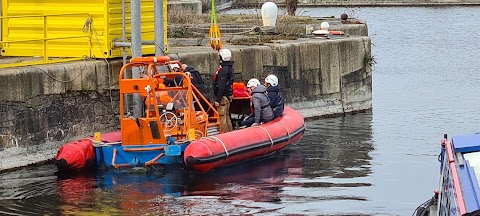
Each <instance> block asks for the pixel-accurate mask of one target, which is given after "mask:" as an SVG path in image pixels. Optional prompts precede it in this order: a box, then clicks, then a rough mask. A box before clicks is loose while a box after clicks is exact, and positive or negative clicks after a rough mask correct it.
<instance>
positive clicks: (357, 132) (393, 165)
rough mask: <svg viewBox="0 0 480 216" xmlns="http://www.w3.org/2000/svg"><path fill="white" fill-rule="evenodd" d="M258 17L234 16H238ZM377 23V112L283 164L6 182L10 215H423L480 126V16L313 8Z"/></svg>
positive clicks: (325, 126) (332, 124) (373, 29)
mask: <svg viewBox="0 0 480 216" xmlns="http://www.w3.org/2000/svg"><path fill="white" fill-rule="evenodd" d="M241 12H253V11H249V10H232V11H229V13H241ZM343 12H347V13H350V14H352V15H354V16H355V17H357V18H360V19H364V20H366V21H367V22H368V25H369V32H370V35H371V38H372V42H373V44H374V46H373V54H374V56H375V59H376V60H377V62H378V63H377V64H376V65H375V67H374V73H373V110H372V112H370V113H362V114H357V115H348V116H346V117H343V118H342V117H340V118H331V119H319V120H310V121H308V122H307V131H306V133H305V136H304V137H303V138H302V140H301V141H300V142H298V143H297V144H296V145H293V146H289V147H288V148H287V149H285V150H284V151H282V152H281V153H280V155H278V156H277V157H275V158H269V159H265V160H262V161H258V162H256V163H252V164H248V165H243V166H235V167H230V168H227V169H222V170H218V171H217V172H214V173H210V174H208V175H202V176H200V175H195V174H192V173H188V172H185V171H182V170H175V169H174V170H169V171H168V170H167V171H166V170H160V169H159V170H153V171H151V172H149V173H148V174H138V173H137V174H135V173H125V171H122V172H107V173H93V174H85V175H79V176H73V177H72V176H70V177H64V176H56V175H55V174H54V173H55V171H56V169H55V167H54V166H53V165H44V166H39V167H33V168H27V169H23V170H19V171H16V172H11V173H5V174H2V175H1V176H0V214H1V215H4V214H13V215H28V214H50V215H60V214H65V215H99V214H104V215H145V214H153V215H162V214H163V215H212V214H233V215H238V214H255V215H288V214H301V215H303V214H304V215H411V214H412V212H413V211H414V209H415V208H416V207H417V206H418V205H419V204H421V203H422V202H423V201H425V200H426V199H428V198H430V196H431V195H432V194H433V190H434V189H436V188H437V187H438V171H439V168H438V167H439V166H438V162H437V155H438V152H439V142H440V139H441V138H442V135H443V133H448V134H450V135H455V134H468V133H476V132H478V131H479V125H480V109H479V108H480V97H479V96H478V95H479V92H480V85H478V84H477V83H478V82H479V81H480V78H479V76H478V75H477V74H478V72H479V71H480V63H479V60H478V56H479V54H480V52H479V50H480V37H478V35H477V34H476V32H477V31H478V29H480V22H478V20H480V7H434V8H405V7H400V8H382V7H379V8H349V9H347V8H317V9H313V8H308V9H299V14H300V15H309V16H331V15H335V16H339V15H340V14H341V13H343Z"/></svg>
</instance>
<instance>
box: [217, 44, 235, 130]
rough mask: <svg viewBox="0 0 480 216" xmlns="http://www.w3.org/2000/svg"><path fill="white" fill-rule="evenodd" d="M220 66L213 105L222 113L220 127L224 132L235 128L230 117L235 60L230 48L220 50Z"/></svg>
mask: <svg viewBox="0 0 480 216" xmlns="http://www.w3.org/2000/svg"><path fill="white" fill-rule="evenodd" d="M218 57H219V60H220V67H219V68H218V70H217V73H216V74H215V75H214V77H213V92H214V94H215V102H214V103H213V105H214V106H215V107H216V108H217V111H218V114H219V115H220V128H221V131H222V133H225V132H229V131H232V130H233V127H232V120H231V119H230V111H229V110H230V102H231V100H232V94H233V92H232V85H233V61H231V59H232V52H231V51H230V50H228V49H221V50H220V51H218Z"/></svg>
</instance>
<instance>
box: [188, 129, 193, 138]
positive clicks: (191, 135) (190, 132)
mask: <svg viewBox="0 0 480 216" xmlns="http://www.w3.org/2000/svg"><path fill="white" fill-rule="evenodd" d="M188 139H189V140H195V128H190V129H188Z"/></svg>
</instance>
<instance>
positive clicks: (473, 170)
mask: <svg viewBox="0 0 480 216" xmlns="http://www.w3.org/2000/svg"><path fill="white" fill-rule="evenodd" d="M452 145H453V148H454V154H455V155H454V157H455V163H456V165H457V168H458V178H459V179H460V183H461V188H462V192H463V199H464V201H465V206H466V210H467V212H473V211H475V210H479V209H480V186H479V185H480V134H474V135H465V136H455V137H453V138H452Z"/></svg>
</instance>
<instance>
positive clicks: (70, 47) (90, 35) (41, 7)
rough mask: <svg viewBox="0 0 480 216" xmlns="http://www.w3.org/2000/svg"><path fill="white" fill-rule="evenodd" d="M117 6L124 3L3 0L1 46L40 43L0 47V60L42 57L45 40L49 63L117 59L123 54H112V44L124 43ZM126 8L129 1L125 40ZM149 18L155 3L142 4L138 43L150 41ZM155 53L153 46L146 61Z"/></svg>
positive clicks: (145, 50)
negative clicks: (65, 59) (71, 59)
mask: <svg viewBox="0 0 480 216" xmlns="http://www.w3.org/2000/svg"><path fill="white" fill-rule="evenodd" d="M121 6H122V0H81V1H80V0H2V10H3V16H4V17H7V18H4V19H2V42H6V41H18V40H28V39H38V40H37V41H26V42H13V43H3V45H2V55H4V56H43V55H45V52H44V42H43V39H47V42H46V47H47V52H46V54H47V56H48V57H84V56H89V57H95V58H103V57H107V58H111V57H120V56H122V53H121V49H120V48H117V49H113V41H114V40H117V41H121V38H122V13H121V12H122V8H121ZM130 7H131V6H130V0H127V3H126V11H127V14H126V23H127V24H126V28H127V38H129V37H130ZM60 14H62V15H60ZM66 14H69V15H66ZM32 15H35V17H32ZM44 15H46V16H44ZM153 16H154V15H153V0H142V40H153V39H154V20H153V18H154V17H153ZM8 17H9V18H8ZM89 17H90V18H91V24H92V25H91V27H89V26H88V19H89ZM45 23H46V24H45ZM86 23H87V25H86ZM74 36H82V37H77V38H72V37H74ZM67 37H68V38H67ZM51 38H66V39H55V40H51ZM128 50H129V49H128ZM154 51H155V48H154V46H153V45H144V46H143V49H142V52H143V54H145V55H146V54H153V53H154Z"/></svg>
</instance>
